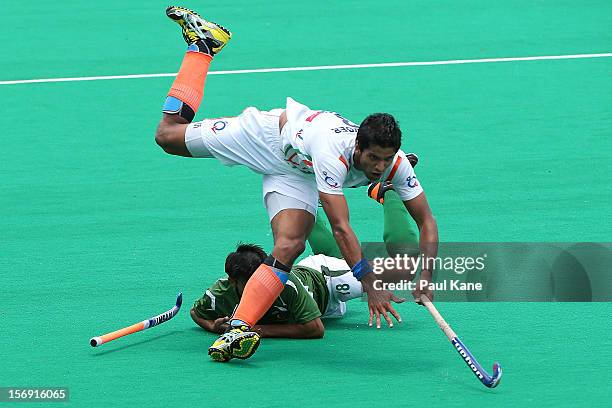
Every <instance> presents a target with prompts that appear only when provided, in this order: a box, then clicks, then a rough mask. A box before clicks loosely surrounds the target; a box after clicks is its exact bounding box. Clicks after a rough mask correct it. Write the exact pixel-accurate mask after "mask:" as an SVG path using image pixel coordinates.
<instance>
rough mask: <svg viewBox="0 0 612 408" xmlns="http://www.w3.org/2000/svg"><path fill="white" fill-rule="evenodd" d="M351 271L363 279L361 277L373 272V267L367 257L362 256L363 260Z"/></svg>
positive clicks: (357, 277) (359, 278) (358, 278)
mask: <svg viewBox="0 0 612 408" xmlns="http://www.w3.org/2000/svg"><path fill="white" fill-rule="evenodd" d="M351 271H352V272H353V276H354V277H355V278H356V279H357V280H361V278H363V277H364V276H366V275H367V274H368V273H370V272H372V268H371V267H370V263H369V262H368V260H367V259H365V258H361V260H360V261H359V262H357V263H356V264H355V266H353V267H352V268H351Z"/></svg>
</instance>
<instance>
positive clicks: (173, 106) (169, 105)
mask: <svg viewBox="0 0 612 408" xmlns="http://www.w3.org/2000/svg"><path fill="white" fill-rule="evenodd" d="M182 107H183V101H181V100H180V99H177V98H175V97H174V96H169V97H167V98H166V102H164V107H163V108H162V110H163V111H164V112H165V113H179V112H180V111H181V108H182Z"/></svg>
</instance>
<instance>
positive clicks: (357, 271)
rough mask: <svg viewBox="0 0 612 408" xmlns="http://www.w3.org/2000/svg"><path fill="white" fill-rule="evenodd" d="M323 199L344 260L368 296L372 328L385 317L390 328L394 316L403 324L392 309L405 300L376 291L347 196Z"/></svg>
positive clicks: (382, 291)
mask: <svg viewBox="0 0 612 408" xmlns="http://www.w3.org/2000/svg"><path fill="white" fill-rule="evenodd" d="M319 199H320V200H321V204H322V205H323V210H325V214H327V218H328V220H329V223H330V224H331V228H332V234H333V236H334V239H335V240H336V242H337V243H338V247H339V248H340V252H342V256H343V257H344V260H345V261H346V263H347V264H349V266H351V270H352V271H353V275H355V277H356V278H357V279H359V280H360V281H361V285H362V286H363V290H364V292H366V293H367V294H368V307H369V309H370V320H369V325H370V326H372V323H373V320H374V318H376V327H377V328H380V322H381V316H382V318H384V319H385V320H386V321H387V324H388V325H389V327H393V322H392V321H391V318H390V317H389V315H388V313H391V314H392V315H393V316H394V317H395V318H396V319H397V321H398V322H401V321H402V318H401V316H400V315H399V313H397V312H396V311H395V309H394V308H393V306H391V301H393V302H396V303H401V302H403V301H405V299H402V298H398V297H396V296H395V295H394V294H393V293H391V292H389V291H387V290H376V289H375V288H374V281H375V280H376V277H375V275H374V274H373V273H371V269H370V266H369V264H368V263H367V261H366V260H365V259H364V258H363V253H362V251H361V245H360V244H359V240H358V239H357V236H356V235H355V232H354V231H353V228H352V227H351V225H350V224H349V211H348V205H347V204H346V199H345V198H344V195H341V194H327V193H322V192H319ZM368 271H369V272H370V273H368Z"/></svg>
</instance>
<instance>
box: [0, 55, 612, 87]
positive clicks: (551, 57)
mask: <svg viewBox="0 0 612 408" xmlns="http://www.w3.org/2000/svg"><path fill="white" fill-rule="evenodd" d="M607 57H612V53H601V54H575V55H545V56H536V57H510V58H482V59H464V60H447V61H421V62H418V61H415V62H384V63H379V64H347V65H320V66H312V67H288V68H260V69H237V70H229V71H211V72H209V73H208V75H236V74H259V73H266V72H292V71H323V70H334V69H363V68H387V67H415V66H427V65H456V64H483V63H491V62H512V61H542V60H566V59H582V58H607ZM173 76H176V73H162V74H134V75H110V76H91V77H74V78H44V79H20V80H14V81H0V85H17V84H33V83H45V82H75V81H105V80H111V79H138V78H160V77H173Z"/></svg>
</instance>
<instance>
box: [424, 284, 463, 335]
mask: <svg viewBox="0 0 612 408" xmlns="http://www.w3.org/2000/svg"><path fill="white" fill-rule="evenodd" d="M421 303H423V305H424V306H425V307H426V308H427V310H429V313H431V315H432V316H433V318H434V320H435V321H436V323H437V324H438V326H439V327H440V329H441V330H442V331H443V332H444V334H445V335H446V337H447V338H448V339H449V340H450V341H453V338H455V337H457V334H456V333H455V332H454V331H453V329H451V327H450V325H449V324H448V323H446V320H444V318H443V317H442V315H441V314H440V312H438V309H436V307H435V306H434V304H433V303H431V300H429V298H428V297H427V296H425V295H421Z"/></svg>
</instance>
